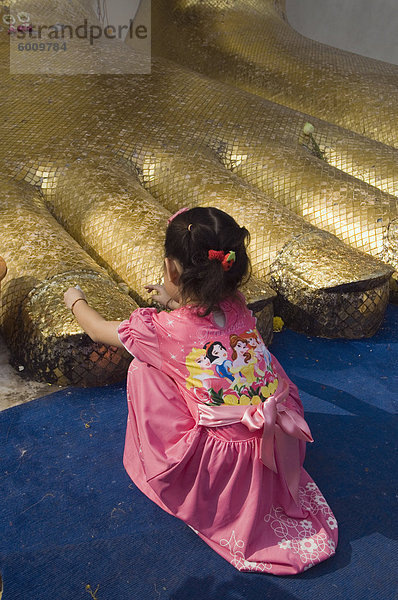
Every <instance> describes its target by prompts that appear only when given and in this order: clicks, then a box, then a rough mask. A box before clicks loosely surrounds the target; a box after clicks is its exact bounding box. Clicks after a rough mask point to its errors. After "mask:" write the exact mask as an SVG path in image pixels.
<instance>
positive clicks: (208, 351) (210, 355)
mask: <svg viewBox="0 0 398 600" xmlns="http://www.w3.org/2000/svg"><path fill="white" fill-rule="evenodd" d="M214 346H220V347H221V348H222V349H223V350H225V351H226V350H227V349H226V347H225V346H223V344H222V343H221V342H213V343H212V344H206V346H204V348H203V349H204V350H206V356H207V358H208V359H209V360H210V362H213V360H215V359H216V358H217V355H216V354H213V350H214Z"/></svg>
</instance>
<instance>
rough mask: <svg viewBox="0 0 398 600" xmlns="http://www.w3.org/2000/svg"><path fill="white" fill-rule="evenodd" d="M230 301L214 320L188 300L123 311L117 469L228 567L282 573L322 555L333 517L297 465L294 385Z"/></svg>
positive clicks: (307, 437)
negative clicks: (123, 425) (125, 367)
mask: <svg viewBox="0 0 398 600" xmlns="http://www.w3.org/2000/svg"><path fill="white" fill-rule="evenodd" d="M242 300H243V297H242V298H238V299H235V300H226V301H224V302H223V303H222V305H221V308H222V310H223V312H224V315H225V317H226V322H225V326H224V327H220V326H218V325H217V323H216V322H215V320H214V317H213V316H212V315H209V316H207V317H201V316H199V315H198V314H197V311H196V309H195V308H193V307H183V308H180V309H178V310H175V311H172V312H171V313H167V312H160V313H157V312H156V310H155V309H152V308H142V309H138V310H136V311H134V312H133V314H132V315H131V317H130V319H129V320H126V321H124V322H123V323H121V325H120V327H119V337H120V340H121V342H122V343H123V344H124V346H125V347H126V349H127V350H128V351H129V352H130V353H131V354H132V355H133V356H134V357H135V358H134V360H133V361H132V362H131V365H130V368H129V372H128V378H127V396H128V411H129V416H128V423H127V431H126V442H125V451H124V466H125V468H126V470H127V473H128V474H129V476H130V477H131V479H132V480H133V482H134V483H135V484H136V486H137V487H138V488H139V489H140V490H141V491H142V492H143V493H144V494H146V495H147V496H148V498H150V499H151V500H153V501H154V502H155V503H156V504H157V505H158V506H160V507H161V508H163V509H164V510H165V511H167V512H168V513H170V514H172V515H174V516H176V517H178V518H179V519H182V520H183V521H184V522H185V523H186V524H187V525H189V526H190V527H191V528H192V529H193V530H194V531H195V532H196V533H197V534H198V535H199V536H200V537H201V538H202V539H203V540H204V541H205V542H206V543H207V544H208V545H209V546H210V547H211V548H213V549H214V550H215V551H216V552H218V553H219V554H220V555H221V556H222V557H223V558H225V559H226V560H227V561H229V562H230V563H231V564H232V565H233V566H234V567H236V568H237V569H238V570H239V571H254V572H263V573H272V574H274V575H293V574H295V573H299V572H301V571H304V570H306V569H309V568H310V567H312V566H314V565H316V564H317V563H319V562H321V561H323V560H325V559H327V558H329V557H330V556H332V555H333V554H334V553H335V549H336V544H337V531H338V529H337V522H336V519H335V517H334V515H333V513H332V511H331V509H330V508H329V506H328V504H327V502H326V500H325V498H324V497H323V495H322V493H321V492H320V490H319V489H318V487H317V486H316V484H315V483H314V481H313V480H312V479H311V477H310V476H309V475H308V473H307V472H306V471H305V470H304V469H303V466H302V465H303V461H304V456H305V444H306V442H311V441H312V437H311V433H310V430H309V428H308V425H307V423H306V421H305V420H304V417H303V409H302V404H301V402H300V399H299V396H298V390H297V387H296V386H295V385H294V384H293V383H292V382H291V381H290V380H289V378H288V377H287V375H286V373H285V372H284V370H283V369H282V367H281V365H280V364H279V363H278V361H277V360H276V359H275V357H274V356H272V355H271V354H270V353H269V351H268V350H267V349H266V347H265V346H264V344H263V342H262V339H261V336H260V335H259V333H258V331H257V329H256V322H255V318H254V317H253V315H252V313H251V312H250V311H249V310H248V309H247V308H246V307H245V305H244V302H243V301H242Z"/></svg>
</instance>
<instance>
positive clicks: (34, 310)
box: [0, 0, 398, 385]
mask: <svg viewBox="0 0 398 600" xmlns="http://www.w3.org/2000/svg"><path fill="white" fill-rule="evenodd" d="M63 4H64V3H62V2H60V0H57V1H55V2H54V1H52V2H51V3H50V2H49V0H32V1H28V0H26V1H25V2H19V5H20V6H21V7H22V8H23V9H24V10H26V11H27V12H30V13H31V14H32V17H33V19H32V20H34V16H35V13H36V14H37V15H39V16H42V15H43V14H45V12H46V10H47V8H49V7H51V9H52V10H54V6H55V7H56V8H58V7H60V8H61V7H62V5H63ZM153 4H154V5H155V8H156V7H161V6H162V4H161V2H158V1H157V0H153ZM189 4H191V5H193V4H195V3H186V5H187V6H188V5H189ZM204 4H205V3H204ZM67 5H68V19H69V21H70V22H75V23H78V22H79V20H80V19H81V18H82V17H87V18H88V19H89V20H90V19H91V20H93V19H94V17H93V15H92V14H91V13H90V12H88V11H87V8H86V5H85V3H84V2H79V1H78V0H72V1H68V3H67ZM247 5H248V6H249V5H250V6H251V3H247ZM1 6H2V5H1V4H0V10H2V11H3V13H4V11H5V10H6V9H5V8H4V7H3V8H2V9H1ZM12 10H13V9H12V6H11V7H10V11H12ZM60 19H61V17H60ZM154 41H155V40H154ZM124 46H125V47H124V48H123V51H122V52H121V54H120V55H119V53H118V48H117V47H110V46H109V45H104V52H105V55H106V56H108V57H109V56H111V57H113V62H114V64H115V70H117V64H118V60H119V58H120V56H121V58H120V61H121V62H123V61H126V60H128V57H129V53H130V54H131V56H132V55H133V51H132V50H131V49H129V48H128V47H127V46H126V45H124ZM155 46H156V44H155ZM8 50H9V39H8V35H7V31H6V30H5V29H4V28H3V30H2V31H0V58H1V59H2V63H1V64H2V65H3V67H2V68H1V85H2V88H3V91H5V92H6V93H4V94H2V96H1V106H0V108H1V115H2V117H1V118H2V125H3V127H2V133H3V136H2V142H1V145H0V164H1V166H2V178H1V181H0V189H1V196H0V223H1V236H0V255H2V256H3V257H4V258H5V260H6V263H7V265H8V269H9V270H8V273H7V276H6V278H5V279H4V280H3V283H2V290H1V293H2V299H1V302H2V304H1V308H2V312H1V327H2V331H3V333H4V336H5V339H6V341H7V343H8V344H9V346H10V348H11V351H12V353H13V357H14V361H15V362H16V363H17V364H18V363H19V364H24V365H25V366H26V368H27V369H28V370H30V372H31V373H33V374H34V376H35V377H37V378H38V379H44V380H48V381H51V382H58V383H60V384H67V383H69V382H72V383H79V384H85V385H91V384H93V383H97V384H99V383H104V382H107V381H111V380H112V381H113V380H116V379H117V378H118V377H120V376H122V374H123V373H124V370H125V368H126V361H127V358H126V356H125V355H124V354H121V353H118V352H115V351H113V350H112V349H109V348H106V347H101V346H100V345H98V344H93V343H91V342H89V340H88V338H87V336H84V335H83V334H82V331H81V330H80V328H79V327H78V326H77V323H76V321H75V320H74V319H73V317H72V315H71V314H70V312H68V311H67V310H66V309H65V308H64V307H63V304H62V292H63V290H64V289H66V288H67V287H68V286H69V285H70V284H74V285H76V284H79V285H80V287H82V289H83V290H85V291H86V292H87V294H88V297H89V299H90V301H91V302H92V303H93V305H94V307H96V308H98V309H99V310H100V311H101V313H102V314H103V315H104V316H105V317H106V318H109V319H123V318H127V317H128V315H129V314H130V312H131V311H132V310H133V309H134V308H135V307H136V306H137V304H136V302H138V303H139V304H141V305H142V304H145V303H147V302H148V301H149V296H148V293H147V292H146V291H145V290H144V285H145V284H147V283H153V282H156V281H160V279H161V274H162V258H163V248H162V246H163V236H164V231H165V227H166V223H167V218H168V217H169V216H170V213H172V212H174V211H175V210H177V209H178V208H180V207H182V206H190V207H191V206H197V205H202V206H218V207H219V208H221V209H223V210H226V211H227V212H229V213H230V214H232V215H233V216H234V218H235V219H236V220H237V221H238V222H239V223H241V224H242V225H245V226H246V227H247V228H248V229H249V230H250V232H251V245H250V254H251V260H252V265H253V273H254V275H255V279H253V281H252V282H250V283H249V284H248V288H247V289H246V290H245V292H246V294H247V296H248V300H249V301H251V302H252V303H254V310H255V311H256V312H259V311H262V313H261V315H260V323H261V327H262V331H263V332H264V334H265V336H266V338H267V340H269V339H270V336H271V335H272V333H271V332H272V315H273V311H272V303H271V299H272V297H273V296H274V295H275V293H277V294H278V299H277V302H278V304H277V307H278V310H277V314H279V315H280V316H282V318H283V319H284V321H285V323H286V324H287V325H289V326H292V327H295V328H296V329H298V330H301V331H307V332H309V333H313V334H316V335H327V336H329V337H344V336H346V337H361V336H366V335H372V334H373V333H374V332H375V331H376V330H377V327H378V326H379V324H380V322H381V319H382V317H383V314H384V310H385V307H386V304H387V301H388V287H389V283H388V282H389V279H390V276H391V274H392V273H393V272H394V270H395V268H396V266H397V253H396V249H397V242H396V239H397V234H398V232H397V228H396V227H395V228H394V223H395V222H396V219H397V202H396V199H395V197H394V196H393V195H392V192H391V191H390V189H388V190H387V191H386V189H382V186H381V185H380V187H378V188H376V187H374V184H373V187H372V186H371V185H369V183H366V182H365V181H360V180H359V179H357V178H356V177H353V174H352V173H349V172H348V171H347V172H346V171H345V170H344V169H342V168H341V165H340V167H339V168H336V167H335V166H333V165H332V164H328V163H326V162H325V161H322V160H320V159H318V158H316V157H315V156H313V155H312V154H311V153H310V152H309V151H308V150H307V149H306V148H305V147H304V146H303V140H302V138H301V137H300V136H301V132H302V127H303V125H304V123H305V122H306V121H307V120H308V116H306V115H303V114H301V113H298V112H295V111H294V110H292V109H291V108H284V107H281V106H279V105H276V104H273V103H271V102H269V101H268V100H266V99H264V98H260V97H259V96H256V95H253V94H251V93H249V92H247V91H244V90H240V89H235V88H232V87H231V86H229V85H227V84H225V83H223V82H221V81H216V80H210V79H209V78H207V77H205V76H203V75H200V74H198V73H194V72H193V71H189V70H188V69H186V68H183V67H181V66H179V65H177V64H175V63H173V62H170V61H168V60H165V59H163V58H154V59H153V62H152V72H151V74H150V75H126V74H122V75H117V74H114V75H95V74H93V75H62V76H61V75H54V74H51V71H50V66H51V65H49V67H48V68H49V73H48V74H44V75H15V74H14V75H12V74H10V73H9V70H8V66H7V56H8ZM83 59H84V56H82V54H81V51H80V50H79V48H78V47H77V46H76V47H74V46H73V45H72V46H71V48H70V55H69V59H68V60H69V61H70V66H71V72H75V70H74V69H75V67H76V65H78V64H79V63H81V62H82V61H83ZM91 59H92V57H91ZM43 60H44V59H43ZM134 60H135V61H136V60H138V58H137V56H134ZM4 65H5V66H4ZM312 122H313V123H314V125H315V126H316V133H317V134H318V132H319V134H322V135H328V136H329V138H327V139H332V138H333V136H334V137H335V147H336V148H337V150H336V151H335V154H336V156H337V155H339V156H340V157H341V156H343V155H344V153H345V155H346V156H348V157H350V158H349V159H347V162H351V163H352V164H353V165H354V164H355V165H356V166H355V169H357V170H358V171H360V169H361V168H362V167H363V171H366V169H367V166H366V165H369V164H370V163H372V164H374V165H375V166H374V167H372V168H373V169H374V173H375V175H374V176H375V178H378V179H377V181H379V178H382V179H383V181H384V182H387V181H388V182H389V181H390V180H391V181H392V182H393V183H394V185H396V182H397V180H398V179H397V176H396V169H397V165H396V152H398V151H397V150H395V149H394V148H388V147H387V146H385V145H384V144H381V143H380V142H375V141H371V140H368V139H366V138H364V137H361V136H358V135H357V134H354V133H352V132H349V131H346V130H342V129H341V128H339V127H337V126H335V125H328V124H327V123H321V122H319V121H316V120H315V119H312ZM322 127H323V129H322ZM341 132H343V133H341ZM358 140H360V141H359V142H358ZM357 144H359V145H357ZM361 144H362V146H361ZM358 148H360V149H359V150H358ZM333 151H334V150H333ZM330 152H332V151H330ZM336 160H337V159H336ZM361 165H362V166H361ZM379 166H380V167H379ZM353 168H354V167H353ZM387 172H388V174H389V175H388V177H387V176H386V174H387ZM354 175H355V173H354ZM390 175H391V176H390ZM356 176H358V173H356ZM375 181H376V179H375ZM388 185H389V184H388ZM395 189H396V188H395ZM394 193H395V192H394ZM296 205H300V206H301V205H302V206H304V207H305V208H306V210H307V212H308V214H311V215H312V214H313V213H314V215H315V216H314V218H313V222H314V224H311V223H309V222H307V221H306V220H304V219H303V218H302V217H301V216H298V215H297V214H294V212H292V211H295V212H297V209H296ZM305 216H306V218H308V215H305ZM315 225H317V226H315ZM318 227H321V228H322V229H325V230H326V229H327V230H328V231H323V230H322V229H319V228H318ZM333 234H336V235H338V236H339V237H340V238H341V239H338V238H337V237H335V235H333ZM348 244H350V245H348ZM363 251H365V252H367V253H368V254H364V253H363ZM269 286H271V288H272V289H270V287H269Z"/></svg>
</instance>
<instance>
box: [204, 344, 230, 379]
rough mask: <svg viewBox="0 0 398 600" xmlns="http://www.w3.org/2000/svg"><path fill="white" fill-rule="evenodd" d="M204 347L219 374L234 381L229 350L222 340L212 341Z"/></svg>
mask: <svg viewBox="0 0 398 600" xmlns="http://www.w3.org/2000/svg"><path fill="white" fill-rule="evenodd" d="M204 349H205V350H206V356H207V358H208V359H209V360H210V362H211V364H212V365H215V368H216V373H217V375H218V376H219V377H226V378H227V379H229V380H230V381H234V379H235V378H234V376H233V375H232V373H231V371H230V369H231V366H232V362H231V361H230V360H228V352H227V349H226V348H225V346H223V345H222V343H221V342H212V343H208V344H206V346H205V347H204Z"/></svg>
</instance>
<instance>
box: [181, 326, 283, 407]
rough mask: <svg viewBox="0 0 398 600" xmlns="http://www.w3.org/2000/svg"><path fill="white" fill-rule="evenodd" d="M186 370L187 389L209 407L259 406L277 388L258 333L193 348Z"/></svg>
mask: <svg viewBox="0 0 398 600" xmlns="http://www.w3.org/2000/svg"><path fill="white" fill-rule="evenodd" d="M185 366H186V368H187V371H188V375H187V377H186V387H187V389H188V390H190V391H191V392H192V393H193V394H194V396H195V397H196V399H197V400H199V401H200V402H203V403H204V404H207V405H208V406H221V405H238V404H242V405H249V404H260V402H265V400H267V398H269V396H271V395H272V394H274V393H275V391H276V389H277V387H278V379H277V377H276V371H275V368H274V365H273V364H272V358H271V354H270V352H269V351H268V349H267V348H266V346H265V344H264V342H263V340H262V339H261V336H260V334H259V332H258V331H257V329H250V330H246V331H241V332H239V333H234V334H232V335H230V336H229V339H228V341H227V342H226V340H225V339H224V340H223V341H221V340H220V339H212V340H208V341H207V342H206V343H205V345H204V346H203V347H202V348H192V350H191V351H190V353H189V354H188V355H187V356H186V359H185Z"/></svg>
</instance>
